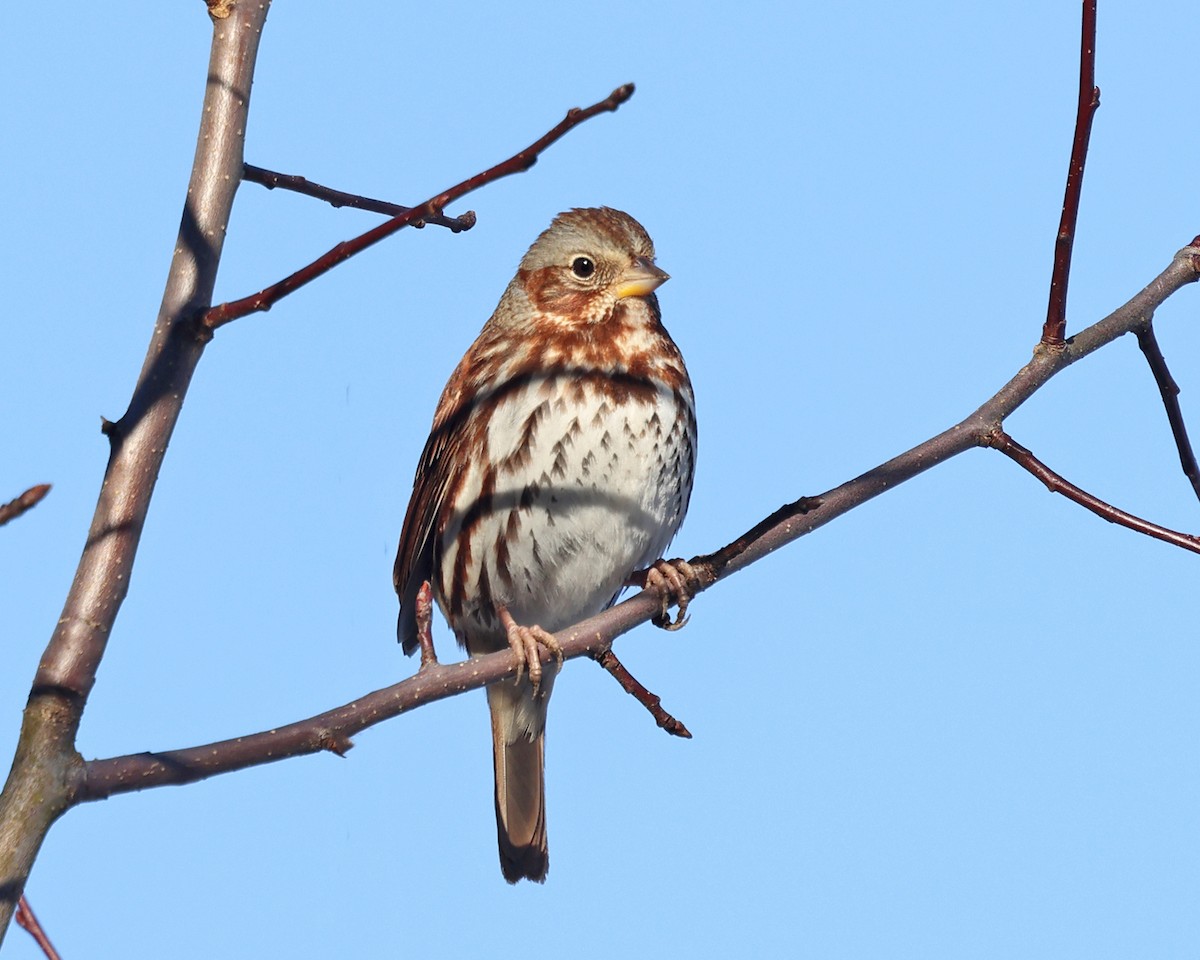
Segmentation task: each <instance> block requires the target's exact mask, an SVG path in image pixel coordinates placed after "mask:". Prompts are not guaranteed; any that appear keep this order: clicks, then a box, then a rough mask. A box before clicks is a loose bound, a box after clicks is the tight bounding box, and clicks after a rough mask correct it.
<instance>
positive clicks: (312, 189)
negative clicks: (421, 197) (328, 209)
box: [242, 163, 475, 233]
mask: <svg viewBox="0 0 1200 960" xmlns="http://www.w3.org/2000/svg"><path fill="white" fill-rule="evenodd" d="M242 179H243V180H245V181H247V182H248V183H257V184H261V185H262V186H264V187H266V188H267V189H268V190H274V189H275V188H277V187H278V188H279V189H280V190H291V191H292V192H294V193H302V194H304V195H305V196H306V197H314V198H316V199H317V200H324V201H325V202H326V203H329V204H332V205H333V206H335V207H353V208H354V209H355V210H370V211H371V212H372V213H382V214H384V216H388V217H398V216H400V215H402V214H405V213H408V212H409V210H411V209H412V208H411V207H404V206H401V205H400V204H398V203H388V202H387V201H386V200H372V199H371V198H370V197H360V196H359V195H358V194H356V193H345V192H343V191H341V190H334V189H333V188H332V187H323V186H321V184H319V183H313V182H312V181H311V180H308V179H306V178H304V177H298V176H295V175H294V174H288V173H276V172H275V171H274V170H264V169H263V168H262V167H256V166H253V165H252V164H249V163H247V164H246V165H245V167H244V168H243V171H242ZM425 222H426V223H432V224H434V225H435V226H438V227H446V228H448V229H449V230H450V232H451V233H462V232H463V231H464V230H470V229H471V228H472V227H473V226H475V211H474V210H468V211H467V212H466V213H464V214H463V215H462V216H461V217H428V218H427V219H426V220H425ZM413 226H420V224H415V223H414V224H413Z"/></svg>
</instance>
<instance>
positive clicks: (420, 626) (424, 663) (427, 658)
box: [416, 580, 438, 670]
mask: <svg viewBox="0 0 1200 960" xmlns="http://www.w3.org/2000/svg"><path fill="white" fill-rule="evenodd" d="M416 612H417V642H418V643H419V644H420V645H421V669H422V670H424V669H425V668H426V667H436V666H437V662H438V658H437V652H436V651H435V650H434V649H433V588H431V587H430V586H429V581H428V580H426V581H425V582H424V583H423V584H421V589H420V590H418V591H417V604H416Z"/></svg>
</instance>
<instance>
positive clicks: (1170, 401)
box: [1133, 237, 1200, 497]
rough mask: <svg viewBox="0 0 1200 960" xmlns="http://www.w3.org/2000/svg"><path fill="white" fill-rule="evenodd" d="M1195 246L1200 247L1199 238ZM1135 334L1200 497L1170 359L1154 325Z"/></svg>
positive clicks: (1185, 471)
mask: <svg viewBox="0 0 1200 960" xmlns="http://www.w3.org/2000/svg"><path fill="white" fill-rule="evenodd" d="M1193 243H1200V237H1197V238H1196V240H1194V241H1193ZM1133 332H1134V333H1136V334H1137V338H1138V346H1139V347H1141V348H1142V353H1144V354H1145V355H1146V362H1147V363H1148V364H1150V371H1151V373H1153V374H1154V382H1155V383H1157V384H1158V392H1159V393H1160V394H1161V395H1162V402H1163V407H1164V408H1165V409H1166V411H1167V422H1168V423H1170V425H1171V435H1172V436H1173V437H1174V438H1175V449H1176V450H1178V451H1179V465H1180V466H1181V467H1182V468H1183V474H1184V476H1186V477H1187V478H1188V480H1190V481H1191V484H1192V490H1193V491H1195V493H1196V496H1197V497H1200V467H1198V466H1197V465H1196V454H1195V453H1194V452H1192V442H1191V440H1189V439H1188V432H1187V426H1186V425H1185V424H1184V422H1183V411H1182V410H1181V409H1180V407H1179V384H1177V383H1176V382H1175V378H1174V377H1172V376H1171V371H1170V370H1168V369H1167V358H1166V357H1164V356H1163V354H1162V350H1160V349H1159V346H1158V338H1157V337H1156V336H1155V335H1154V324H1153V323H1149V322H1148V323H1146V324H1144V325H1143V326H1140V327H1138V328H1137V329H1136V330H1134V331H1133Z"/></svg>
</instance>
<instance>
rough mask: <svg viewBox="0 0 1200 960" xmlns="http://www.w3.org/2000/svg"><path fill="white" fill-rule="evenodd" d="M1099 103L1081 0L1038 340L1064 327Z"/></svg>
mask: <svg viewBox="0 0 1200 960" xmlns="http://www.w3.org/2000/svg"><path fill="white" fill-rule="evenodd" d="M1099 106H1100V88H1099V87H1097V86H1096V0H1083V31H1082V37H1081V39H1080V49H1079V103H1078V106H1077V108H1076V112H1075V137H1074V140H1073V141H1072V144H1071V163H1070V166H1069V167H1068V168H1067V187H1066V193H1065V196H1064V197H1063V208H1062V218H1061V219H1060V220H1059V223H1058V236H1057V237H1055V240H1054V270H1053V271H1052V273H1051V276H1050V303H1049V305H1048V306H1047V308H1046V323H1045V325H1044V326H1043V327H1042V343H1044V344H1046V345H1048V346H1056V345H1058V344H1060V343H1062V342H1063V337H1065V336H1066V331H1067V283H1068V281H1069V279H1070V275H1071V251H1072V249H1073V247H1074V245H1075V223H1076V221H1077V220H1078V219H1079V199H1080V196H1081V195H1082V193H1083V166H1084V164H1085V163H1086V162H1087V152H1088V141H1089V140H1090V139H1091V136H1092V119H1093V118H1094V117H1095V116H1096V108H1097V107H1099Z"/></svg>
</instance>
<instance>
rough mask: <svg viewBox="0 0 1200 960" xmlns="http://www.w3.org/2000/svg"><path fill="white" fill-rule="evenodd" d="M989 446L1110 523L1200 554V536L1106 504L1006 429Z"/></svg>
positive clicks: (1047, 485)
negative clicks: (1045, 462) (1052, 468)
mask: <svg viewBox="0 0 1200 960" xmlns="http://www.w3.org/2000/svg"><path fill="white" fill-rule="evenodd" d="M988 446H989V447H994V448H995V449H997V450H999V451H1000V452H1001V453H1002V454H1004V455H1005V456H1006V457H1009V458H1010V459H1012V460H1013V461H1014V462H1016V463H1018V464H1020V465H1021V466H1022V467H1024V468H1025V469H1026V470H1028V471H1029V472H1030V473H1032V474H1033V475H1034V476H1035V477H1037V478H1038V479H1039V480H1041V481H1042V483H1044V484H1045V485H1046V487H1047V489H1049V491H1050V492H1051V493H1061V494H1062V495H1063V496H1064V497H1066V498H1067V499H1068V500H1074V501H1075V502H1076V503H1077V504H1079V505H1080V506H1081V507H1086V508H1087V509H1088V510H1091V511H1092V513H1094V514H1096V516H1098V517H1102V518H1103V519H1105V520H1107V521H1108V522H1109V523H1116V524H1119V525H1120V526H1122V527H1128V528H1129V529H1130V530H1135V531H1137V532H1138V533H1144V534H1145V535H1146V536H1148V537H1154V538H1155V539H1156V540H1164V541H1166V542H1167V543H1173V544H1174V545H1175V546H1177V547H1182V548H1183V549H1184V550H1191V551H1192V553H1200V537H1195V536H1192V535H1191V534H1189V533H1180V532H1178V531H1177V530H1169V529H1168V528H1166V527H1160V526H1159V525H1158V524H1157V523H1151V522H1150V521H1149V520H1143V519H1142V518H1141V517H1135V516H1134V515H1133V514H1132V513H1128V512H1127V511H1125V510H1122V509H1121V508H1120V507H1114V506H1113V505H1112V504H1111V503H1105V502H1104V501H1103V500H1101V499H1100V498H1099V497H1095V496H1092V494H1090V493H1088V492H1087V491H1086V490H1084V489H1083V488H1082V487H1077V486H1076V485H1075V484H1073V483H1071V481H1070V480H1067V479H1065V478H1064V477H1062V476H1061V475H1059V474H1057V473H1055V472H1054V471H1053V470H1051V469H1050V468H1049V467H1048V466H1046V465H1045V464H1044V463H1042V461H1041V460H1039V459H1038V458H1037V457H1035V456H1034V455H1033V453H1032V451H1030V450H1029V449H1027V448H1026V447H1023V446H1021V444H1019V443H1017V441H1016V440H1014V439H1013V438H1012V437H1010V436H1009V435H1008V434H1007V433H1005V432H1004V431H1003V430H999V429H998V430H996V431H995V432H993V434H992V435H991V437H989V438H988Z"/></svg>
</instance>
